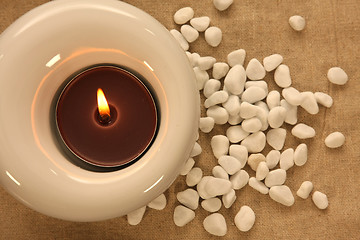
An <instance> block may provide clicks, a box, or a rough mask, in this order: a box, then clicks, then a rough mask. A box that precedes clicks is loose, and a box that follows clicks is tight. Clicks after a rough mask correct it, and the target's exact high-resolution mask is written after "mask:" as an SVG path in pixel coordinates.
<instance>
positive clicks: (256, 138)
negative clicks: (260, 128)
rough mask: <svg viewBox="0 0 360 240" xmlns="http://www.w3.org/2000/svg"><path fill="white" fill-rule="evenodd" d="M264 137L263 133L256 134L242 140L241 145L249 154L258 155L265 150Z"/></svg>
mask: <svg viewBox="0 0 360 240" xmlns="http://www.w3.org/2000/svg"><path fill="white" fill-rule="evenodd" d="M265 144H266V137H265V134H264V133H263V132H256V133H253V134H251V135H249V136H247V137H246V138H245V139H244V140H242V142H241V145H243V146H245V147H246V148H247V150H248V152H249V153H258V152H261V151H262V150H263V149H264V148H265Z"/></svg>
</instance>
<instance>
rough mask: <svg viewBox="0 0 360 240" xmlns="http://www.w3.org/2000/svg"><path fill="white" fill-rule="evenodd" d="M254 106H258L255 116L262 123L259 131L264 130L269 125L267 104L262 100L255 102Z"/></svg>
mask: <svg viewBox="0 0 360 240" xmlns="http://www.w3.org/2000/svg"><path fill="white" fill-rule="evenodd" d="M255 106H257V107H258V111H257V113H256V116H257V117H258V118H259V119H260V121H261V124H262V127H261V131H265V130H266V129H268V127H269V123H268V115H269V108H268V107H267V104H266V103H264V102H263V101H260V102H257V103H255Z"/></svg>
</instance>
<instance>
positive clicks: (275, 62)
mask: <svg viewBox="0 0 360 240" xmlns="http://www.w3.org/2000/svg"><path fill="white" fill-rule="evenodd" d="M283 60H284V58H283V56H281V55H280V54H277V53H275V54H272V55H270V56H268V57H265V58H264V60H263V63H264V68H265V70H266V71H268V72H271V71H272V70H274V69H275V68H277V67H278V66H279V65H280V64H281V63H282V61H283Z"/></svg>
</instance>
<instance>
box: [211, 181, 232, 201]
mask: <svg viewBox="0 0 360 240" xmlns="http://www.w3.org/2000/svg"><path fill="white" fill-rule="evenodd" d="M231 186H232V185H231V182H230V181H229V180H226V179H223V178H215V177H210V178H209V180H208V181H207V183H206V184H205V191H206V192H207V193H208V194H209V195H210V196H211V197H215V196H220V195H224V194H226V193H228V192H229V191H230V190H231V189H232V188H231Z"/></svg>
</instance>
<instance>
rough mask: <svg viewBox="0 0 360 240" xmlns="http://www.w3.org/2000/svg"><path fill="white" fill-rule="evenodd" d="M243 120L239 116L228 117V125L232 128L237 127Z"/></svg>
mask: <svg viewBox="0 0 360 240" xmlns="http://www.w3.org/2000/svg"><path fill="white" fill-rule="evenodd" d="M242 120H243V119H242V118H241V117H240V116H239V115H234V116H233V115H229V120H228V123H229V124H230V125H232V126H235V125H238V124H239V123H241V121H242Z"/></svg>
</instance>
